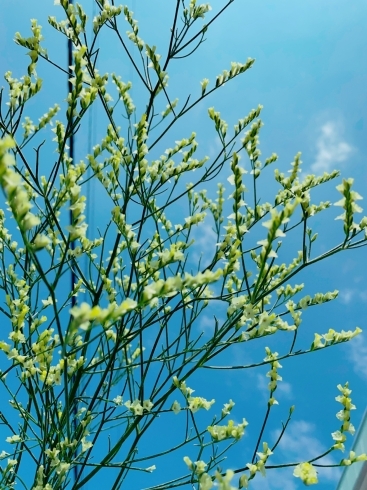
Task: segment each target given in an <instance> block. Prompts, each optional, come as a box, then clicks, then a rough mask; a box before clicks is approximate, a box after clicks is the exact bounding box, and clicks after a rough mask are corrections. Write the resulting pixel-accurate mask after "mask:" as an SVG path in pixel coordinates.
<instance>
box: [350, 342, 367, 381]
mask: <svg viewBox="0 0 367 490" xmlns="http://www.w3.org/2000/svg"><path fill="white" fill-rule="evenodd" d="M348 347H349V355H348V357H349V360H350V361H351V362H352V364H353V367H354V371H355V372H356V373H357V374H359V375H360V376H361V377H364V378H367V342H366V340H365V338H364V337H363V335H362V334H361V335H358V336H357V337H355V338H354V339H352V340H351V341H350V342H349V343H348Z"/></svg>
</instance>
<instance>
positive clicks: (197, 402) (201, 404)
mask: <svg viewBox="0 0 367 490" xmlns="http://www.w3.org/2000/svg"><path fill="white" fill-rule="evenodd" d="M187 401H188V402H189V410H191V411H192V412H193V413H195V412H197V411H198V410H199V409H200V408H205V410H209V409H210V407H211V406H212V405H213V403H215V400H214V398H213V399H212V400H211V401H208V400H206V399H205V398H202V397H200V396H195V397H191V396H190V397H189V398H188V399H187Z"/></svg>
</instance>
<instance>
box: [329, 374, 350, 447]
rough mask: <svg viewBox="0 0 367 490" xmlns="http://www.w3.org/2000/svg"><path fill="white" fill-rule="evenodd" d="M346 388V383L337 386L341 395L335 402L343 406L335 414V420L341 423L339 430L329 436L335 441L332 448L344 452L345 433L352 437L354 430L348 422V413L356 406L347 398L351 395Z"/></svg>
mask: <svg viewBox="0 0 367 490" xmlns="http://www.w3.org/2000/svg"><path fill="white" fill-rule="evenodd" d="M348 386H349V385H348V383H345V385H344V386H342V385H340V384H339V385H338V386H337V388H338V390H339V391H340V392H341V395H339V396H337V397H335V400H336V401H337V402H339V403H341V404H342V405H343V409H342V410H340V411H339V412H338V413H337V414H336V418H337V419H338V420H340V421H341V422H342V426H341V428H340V430H337V431H335V432H333V433H332V434H331V436H332V438H333V439H334V441H336V442H335V444H334V446H333V448H334V449H340V450H341V451H344V449H345V446H344V442H345V440H346V435H345V432H349V433H350V434H352V435H353V434H354V432H355V428H354V426H353V424H352V423H351V421H350V418H351V417H350V412H351V410H355V408H356V406H355V405H353V403H352V399H351V398H350V396H349V395H350V394H351V393H352V390H351V389H349V387H348Z"/></svg>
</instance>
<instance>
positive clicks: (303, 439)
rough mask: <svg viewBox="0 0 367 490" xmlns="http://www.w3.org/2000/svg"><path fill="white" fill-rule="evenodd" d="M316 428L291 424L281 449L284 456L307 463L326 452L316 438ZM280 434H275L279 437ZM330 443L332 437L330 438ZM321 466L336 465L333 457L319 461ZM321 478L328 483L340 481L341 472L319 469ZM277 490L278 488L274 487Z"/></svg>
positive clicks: (301, 422)
mask: <svg viewBox="0 0 367 490" xmlns="http://www.w3.org/2000/svg"><path fill="white" fill-rule="evenodd" d="M315 431H316V427H315V426H314V425H313V424H311V423H309V422H307V421H305V420H299V421H295V422H293V423H291V424H290V426H289V428H288V429H287V431H286V432H285V433H284V435H283V437H282V439H281V441H280V443H279V448H280V450H281V452H282V456H283V457H284V458H286V459H287V460H289V461H292V462H297V461H307V460H309V459H312V458H314V457H315V456H318V455H319V454H322V453H323V452H325V449H326V448H325V446H324V445H323V444H321V442H320V441H319V440H318V439H317V437H315V435H314V433H315ZM278 435H279V431H278V432H274V436H275V437H277V436H278ZM330 442H332V441H331V437H330ZM318 463H320V464H335V461H334V460H333V459H332V458H331V456H329V455H328V456H325V457H324V458H322V459H320V460H319V461H318ZM317 471H318V473H319V475H320V478H322V479H324V480H328V481H333V482H334V481H335V482H336V481H338V480H339V478H340V471H339V469H337V468H317ZM274 488H277V487H274Z"/></svg>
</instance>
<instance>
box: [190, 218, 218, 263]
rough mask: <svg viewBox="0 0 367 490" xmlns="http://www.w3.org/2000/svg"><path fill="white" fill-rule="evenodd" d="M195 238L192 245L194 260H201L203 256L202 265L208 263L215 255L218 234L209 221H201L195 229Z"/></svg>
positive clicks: (192, 258)
mask: <svg viewBox="0 0 367 490" xmlns="http://www.w3.org/2000/svg"><path fill="white" fill-rule="evenodd" d="M192 237H193V239H194V240H195V243H194V244H193V245H192V247H191V249H190V250H192V252H193V253H192V256H191V260H192V261H193V262H197V263H198V262H199V260H200V258H201V267H202V268H203V267H205V266H207V265H208V263H209V260H211V258H212V257H214V254H215V251H216V243H217V234H216V233H215V232H214V231H213V227H212V226H211V225H210V224H209V223H207V222H206V223H205V222H204V223H200V224H199V225H198V226H197V227H195V228H194V229H193V235H192Z"/></svg>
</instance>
